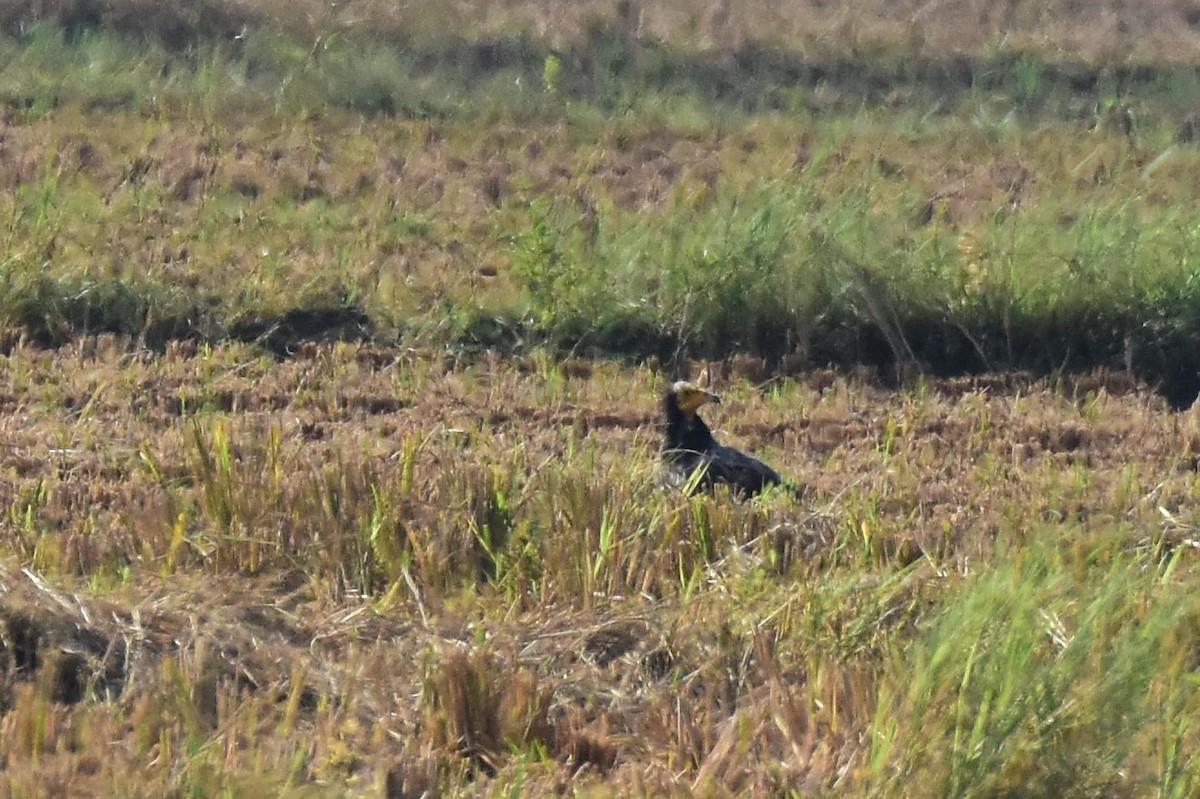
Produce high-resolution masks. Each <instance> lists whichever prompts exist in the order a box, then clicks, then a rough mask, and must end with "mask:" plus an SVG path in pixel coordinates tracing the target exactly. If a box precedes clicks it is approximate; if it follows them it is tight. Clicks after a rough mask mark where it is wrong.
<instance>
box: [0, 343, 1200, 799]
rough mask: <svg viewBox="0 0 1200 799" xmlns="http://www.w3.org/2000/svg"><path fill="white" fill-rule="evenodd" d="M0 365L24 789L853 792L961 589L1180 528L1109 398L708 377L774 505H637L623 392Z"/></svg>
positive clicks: (387, 362) (353, 352)
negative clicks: (1047, 559)
mask: <svg viewBox="0 0 1200 799" xmlns="http://www.w3.org/2000/svg"><path fill="white" fill-rule="evenodd" d="M5 365H6V367H7V368H6V369H4V371H3V378H0V380H2V381H3V382H2V383H0V398H2V402H3V406H4V416H3V420H4V421H3V424H4V431H3V435H4V441H5V445H4V449H3V452H2V453H0V470H2V471H3V473H4V474H5V475H6V479H5V480H4V481H3V484H2V492H3V493H2V495H0V504H2V506H3V507H4V508H6V511H5V515H4V520H3V523H2V533H3V546H4V549H5V550H6V552H7V554H8V558H9V560H8V562H9V563H10V564H13V565H12V566H10V567H8V568H7V570H6V571H5V573H4V574H3V579H2V583H3V590H4V600H3V622H4V635H3V652H4V654H5V658H6V662H5V671H4V674H5V694H4V706H5V707H6V708H7V712H6V715H5V716H4V720H3V724H4V725H5V729H6V730H7V731H8V732H7V733H6V736H5V739H6V740H7V741H9V742H10V744H9V745H8V747H7V749H6V755H7V758H8V768H9V774H10V785H11V786H12V790H13V791H15V792H16V793H18V794H21V795H95V794H107V793H111V792H114V791H115V790H116V788H117V786H133V787H132V788H131V789H132V790H133V791H134V792H135V793H136V794H137V795H155V794H156V793H158V792H161V791H167V792H172V791H182V792H185V793H187V792H198V793H199V794H201V795H211V794H213V793H215V792H218V791H219V790H234V791H236V792H241V791H245V790H252V789H253V790H266V791H268V792H269V793H272V794H274V793H277V792H280V791H283V792H288V795H342V794H344V793H346V792H356V791H358V790H367V789H368V788H370V789H371V790H380V791H384V792H385V793H387V795H389V796H417V795H420V794H421V792H423V791H426V790H435V791H436V792H439V793H443V794H446V793H448V794H451V795H453V794H456V793H458V792H460V791H464V792H471V791H473V790H475V789H473V788H469V787H468V786H470V785H475V786H477V787H480V788H482V789H483V790H487V791H490V790H492V789H490V788H485V787H483V786H488V785H494V786H497V789H499V786H502V785H516V784H519V785H523V786H524V788H522V790H523V791H527V792H529V793H534V794H536V793H538V792H540V791H543V790H559V789H561V788H563V787H567V788H568V789H575V788H578V787H579V786H583V785H589V784H595V785H597V786H598V785H599V783H598V782H597V781H598V780H601V779H603V780H604V781H605V782H606V784H608V785H609V786H611V790H614V791H616V792H618V793H622V794H628V793H639V794H641V793H649V794H660V793H662V792H669V793H674V794H679V795H690V794H693V793H694V794H697V795H723V794H727V793H728V794H736V793H744V792H747V791H752V792H755V793H759V794H762V793H778V792H783V791H787V790H791V791H798V792H801V793H812V792H817V793H825V792H830V791H832V792H841V793H845V792H849V793H850V794H854V793H855V792H857V791H861V790H865V789H867V787H868V786H875V787H874V788H871V790H878V789H882V788H883V786H884V785H885V784H886V783H884V782H881V781H880V778H881V777H882V776H885V775H886V772H885V773H884V774H876V772H875V771H874V767H872V766H871V765H870V761H871V751H870V748H871V747H870V736H871V734H872V730H873V729H875V728H876V727H877V726H878V725H879V724H881V723H884V719H883V718H881V717H879V716H878V715H877V714H878V713H880V712H881V711H882V710H883V708H884V699H883V698H882V697H881V693H880V692H881V690H883V691H886V692H887V696H888V697H893V696H894V691H895V688H894V685H895V684H896V683H894V682H892V680H893V678H892V677H891V676H889V675H890V670H891V669H895V668H900V666H899V661H898V660H897V659H896V657H897V654H896V653H897V652H898V647H901V646H913V645H916V642H918V641H920V640H922V638H923V636H924V633H923V632H922V631H923V630H927V629H929V625H930V624H931V623H932V621H933V620H935V619H937V618H940V617H941V616H942V614H944V613H945V612H946V611H945V608H948V607H950V605H944V604H943V603H944V602H945V601H946V600H948V599H950V598H953V597H955V596H958V595H960V592H961V591H962V590H964V587H965V586H968V585H969V584H970V582H971V580H972V579H973V578H972V575H975V574H976V573H983V574H986V573H988V572H989V571H990V570H991V568H993V567H992V566H989V565H987V564H989V563H993V564H997V567H998V564H1000V563H1003V562H1007V561H1006V558H1007V557H1008V556H1006V555H1005V554H1004V553H1005V552H1010V551H1014V548H1015V551H1019V550H1020V549H1023V548H1025V547H1029V546H1037V545H1038V543H1037V542H1038V541H1039V540H1041V541H1050V540H1053V539H1055V538H1061V543H1057V544H1055V543H1046V544H1044V546H1048V547H1050V548H1051V549H1053V550H1054V551H1056V552H1059V553H1060V554H1058V555H1055V557H1056V558H1060V559H1062V561H1063V562H1064V563H1065V564H1075V565H1073V566H1068V567H1067V568H1068V570H1069V569H1087V568H1090V567H1088V566H1087V564H1088V563H1090V562H1094V560H1095V559H1096V558H1101V559H1113V558H1117V559H1124V558H1129V557H1135V558H1136V557H1140V556H1139V555H1137V553H1138V552H1142V551H1151V550H1153V551H1161V552H1166V551H1169V550H1170V548H1172V547H1174V546H1176V545H1177V544H1179V543H1181V542H1184V541H1185V540H1190V539H1189V536H1190V532H1189V531H1190V529H1191V525H1192V523H1193V522H1192V520H1191V514H1190V512H1189V510H1188V504H1187V503H1188V497H1189V496H1190V494H1191V492H1192V491H1193V490H1194V485H1195V477H1194V475H1195V471H1194V468H1195V464H1196V458H1197V452H1200V438H1198V437H1200V432H1198V431H1200V427H1197V424H1196V421H1195V420H1194V419H1192V414H1191V413H1187V414H1181V415H1175V414H1171V413H1168V412H1165V411H1164V409H1163V407H1162V405H1161V401H1160V400H1157V399H1155V398H1154V397H1153V395H1151V394H1148V393H1146V392H1144V391H1142V390H1139V389H1138V387H1137V386H1136V384H1134V383H1132V382H1131V381H1130V380H1129V379H1128V378H1124V377H1122V376H1120V375H1109V376H1097V377H1093V378H1088V379H1086V380H1083V381H1081V382H1078V383H1074V384H1070V385H1065V386H1062V387H1060V388H1059V389H1058V390H1055V391H1052V390H1049V389H1047V388H1046V387H1045V386H1044V385H1042V384H1038V383H1036V382H1033V381H1030V380H1028V379H1022V378H1020V377H1019V376H1017V377H1009V378H1003V379H994V380H991V379H989V380H975V381H968V380H959V381H949V382H929V383H924V384H922V385H921V386H920V387H918V388H915V389H913V390H911V391H908V392H903V393H892V392H890V391H886V390H883V389H881V388H879V387H877V386H875V385H873V384H872V383H870V382H863V381H862V380H859V379H852V378H848V377H846V376H843V375H838V374H834V373H830V374H821V373H818V374H811V375H808V376H806V377H804V378H803V379H801V380H800V381H798V382H791V381H787V382H782V383H767V384H765V385H763V386H762V387H759V388H756V387H754V386H753V385H751V384H748V383H732V384H730V385H729V386H728V387H727V388H728V391H727V392H726V393H727V396H728V398H729V400H730V401H729V402H728V404H727V405H726V406H723V408H722V409H721V411H720V413H719V415H718V416H716V417H714V418H713V420H712V421H714V422H715V425H716V427H717V428H718V429H719V430H720V431H721V434H723V435H724V436H725V437H726V438H728V439H729V440H731V441H733V442H735V443H738V444H740V445H743V446H746V447H747V448H749V449H751V450H753V451H756V452H758V453H761V454H763V455H764V456H765V457H767V458H768V459H769V460H771V461H772V463H773V464H774V465H776V466H777V467H779V468H780V469H781V470H782V471H784V472H786V473H788V474H791V475H794V476H796V477H798V478H800V479H803V480H805V481H807V482H808V483H809V484H810V485H812V486H813V487H814V489H815V493H814V496H815V500H814V504H813V506H812V507H800V506H796V505H794V504H792V503H791V502H790V501H789V500H787V499H786V498H784V497H776V498H775V499H774V500H768V501H767V502H765V503H760V504H757V505H756V504H741V503H735V502H730V501H729V500H728V499H726V498H716V499H696V500H688V499H685V498H682V497H677V496H672V495H668V494H663V493H661V492H659V491H658V490H657V489H655V488H654V486H653V478H652V472H653V462H652V461H653V451H654V447H655V445H656V431H655V429H654V421H655V420H654V413H655V407H656V402H655V393H656V390H657V388H658V387H661V386H662V385H663V377H662V376H661V375H658V374H656V373H654V372H652V371H648V370H645V369H636V370H628V369H621V368H617V367H615V366H605V365H600V364H597V365H595V366H593V367H591V368H590V369H587V370H583V371H582V373H577V372H576V371H575V370H573V369H567V368H564V367H563V366H561V365H559V364H558V363H556V362H554V361H550V360H546V359H538V358H535V359H533V360H531V361H529V362H527V363H525V364H521V363H518V364H506V363H504V362H500V361H496V362H493V363H487V362H485V363H481V364H479V365H477V366H474V367H471V368H467V369H462V370H460V369H450V370H446V369H443V368H440V367H435V366H433V365H432V363H431V362H430V361H429V360H428V359H427V358H420V357H417V356H416V354H414V353H405V352H403V351H387V350H380V349H378V348H371V347H367V346H363V345H347V344H339V345H334V346H326V347H316V348H313V349H312V350H311V352H310V353H309V354H308V355H307V356H305V357H300V358H294V359H291V360H288V361H284V362H282V363H280V362H276V361H274V360H272V359H270V358H269V357H266V356H263V355H261V354H260V353H259V352H257V351H256V350H254V349H252V348H249V347H241V346H230V347H221V348H216V349H213V350H206V351H204V352H186V351H176V352H173V353H172V354H169V355H167V356H166V357H148V356H147V354H146V353H144V352H140V351H138V350H136V349H129V348H128V347H127V346H126V345H125V344H123V343H122V342H120V341H119V340H117V339H113V338H102V339H99V340H94V339H88V340H84V341H81V342H80V343H79V344H77V345H72V346H70V347H66V348H63V349H60V350H57V351H44V350H39V349H35V348H30V347H27V346H17V347H16V348H15V349H13V350H12V352H11V353H10V354H9V355H8V356H7V357H6V364H5ZM717 366H719V365H717ZM733 367H734V368H745V365H744V364H735V365H733ZM720 371H721V370H720V369H716V372H717V373H718V374H719V373H720ZM1133 442H1136V443H1133ZM1164 515H1166V517H1167V518H1169V519H1170V524H1168V525H1166V526H1164V525H1163V522H1162V520H1163V518H1164ZM1122 553H1126V554H1122ZM1180 553H1181V558H1180V559H1179V560H1178V563H1177V566H1176V567H1175V574H1174V575H1173V576H1172V577H1171V578H1170V579H1171V580H1172V582H1173V583H1175V584H1177V585H1179V586H1180V587H1181V588H1182V589H1184V590H1186V586H1188V585H1189V584H1190V581H1191V580H1192V579H1193V578H1192V576H1191V575H1192V571H1193V568H1192V557H1191V555H1190V550H1187V549H1184V550H1180ZM21 564H24V565H23V566H22V565H21ZM1155 601H1158V600H1155ZM1177 634H1181V633H1177ZM1188 635H1190V633H1189V634H1188ZM1184 640H1190V639H1187V638H1186V636H1185V638H1184ZM904 679H905V680H908V679H909V678H904ZM901 684H903V683H901ZM1162 690H1168V686H1167V684H1165V683H1164V684H1163V687H1162ZM887 701H894V700H892V699H888V700H887ZM889 723H893V724H894V721H893V722H889ZM1135 732H1136V730H1135ZM903 751H904V753H906V754H905V756H906V757H915V756H916V755H915V754H914V753H916V752H920V751H921V750H920V749H919V748H914V747H913V746H909V745H906V746H905V747H903ZM1150 754H1152V752H1151V750H1146V755H1145V757H1149V756H1150ZM1139 757H1142V755H1139ZM905 762H906V761H905ZM1149 764H1150V762H1149V761H1146V760H1137V759H1135V760H1134V761H1130V762H1129V763H1127V765H1131V766H1132V765H1137V766H1138V767H1139V768H1141V767H1142V765H1149ZM922 768H925V769H927V770H926V771H925V772H921V773H923V774H925V775H926V776H925V777H924V778H923V779H927V780H929V781H930V782H929V784H930V785H932V784H934V779H935V778H934V777H931V776H929V774H930V772H929V771H928V768H929V767H928V766H927V765H926V766H922ZM914 773H915V772H914ZM1015 773H1017V774H1019V772H1015ZM1012 778H1013V779H1019V777H1012ZM1125 784H1126V783H1124V782H1122V781H1121V780H1120V779H1118V780H1117V782H1116V783H1114V785H1115V786H1118V787H1119V786H1121V785H1125ZM284 786H290V787H284ZM356 786H357V787H356ZM371 786H374V787H373V788H371ZM889 790H890V789H889ZM72 792H73V793H72ZM293 792H300V793H293Z"/></svg>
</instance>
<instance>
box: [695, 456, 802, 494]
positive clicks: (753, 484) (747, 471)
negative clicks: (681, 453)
mask: <svg viewBox="0 0 1200 799" xmlns="http://www.w3.org/2000/svg"><path fill="white" fill-rule="evenodd" d="M704 459H705V461H707V464H706V465H707V470H708V471H707V474H706V475H705V482H706V483H710V484H713V485H715V484H719V483H725V484H726V485H728V486H729V487H730V489H731V490H732V491H733V492H734V493H735V494H740V495H742V496H747V497H752V496H754V495H755V494H758V493H759V492H761V491H762V490H763V489H764V488H766V487H767V486H769V485H772V486H773V485H779V484H780V483H781V482H782V481H783V478H781V477H780V476H779V472H777V471H775V470H774V469H772V468H771V467H770V466H768V465H767V464H765V463H763V462H762V461H760V460H759V459H758V458H754V457H751V456H750V455H747V454H746V453H744V452H741V451H739V450H736V449H734V448H733V447H726V446H722V445H720V444H718V445H716V446H715V447H712V448H711V449H709V451H708V452H706V453H705V455H704Z"/></svg>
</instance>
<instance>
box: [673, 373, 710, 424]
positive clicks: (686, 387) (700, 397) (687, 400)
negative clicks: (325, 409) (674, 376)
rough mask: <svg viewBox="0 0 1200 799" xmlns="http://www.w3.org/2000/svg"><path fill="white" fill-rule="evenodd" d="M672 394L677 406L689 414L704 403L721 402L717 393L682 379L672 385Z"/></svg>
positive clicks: (693, 412)
mask: <svg viewBox="0 0 1200 799" xmlns="http://www.w3.org/2000/svg"><path fill="white" fill-rule="evenodd" d="M671 395H672V396H673V397H674V398H675V405H676V407H678V408H679V410H681V411H683V412H684V413H685V414H686V415H688V416H692V415H694V414H695V413H696V410H697V409H699V408H700V406H702V405H706V404H708V403H710V402H713V403H717V404H720V402H721V398H720V397H718V396H717V395H716V394H714V393H712V392H711V391H708V390H706V389H703V388H700V386H698V385H696V384H695V383H689V382H688V381H686V380H680V381H679V382H677V383H675V384H674V385H673V386H671Z"/></svg>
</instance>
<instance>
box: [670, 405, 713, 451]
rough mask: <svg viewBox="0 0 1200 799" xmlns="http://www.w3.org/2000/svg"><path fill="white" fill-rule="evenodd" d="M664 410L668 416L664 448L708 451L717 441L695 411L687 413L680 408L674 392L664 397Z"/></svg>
mask: <svg viewBox="0 0 1200 799" xmlns="http://www.w3.org/2000/svg"><path fill="white" fill-rule="evenodd" d="M663 410H664V411H665V417H666V420H667V422H666V429H665V430H664V438H663V447H662V448H663V450H664V451H670V450H687V451H690V452H707V451H708V450H709V449H710V448H711V447H712V446H713V445H714V444H715V443H716V441H714V440H713V435H712V431H710V430H709V429H708V425H706V424H705V423H704V420H703V419H701V418H700V417H699V416H698V415H696V414H695V413H692V414H690V415H689V414H686V413H684V412H683V411H682V410H680V409H679V405H677V404H676V402H675V395H674V394H667V395H666V397H664V398H663Z"/></svg>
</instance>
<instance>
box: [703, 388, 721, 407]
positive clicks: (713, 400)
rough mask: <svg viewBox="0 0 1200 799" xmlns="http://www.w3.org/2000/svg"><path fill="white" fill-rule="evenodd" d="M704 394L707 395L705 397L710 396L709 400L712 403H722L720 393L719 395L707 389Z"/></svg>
mask: <svg viewBox="0 0 1200 799" xmlns="http://www.w3.org/2000/svg"><path fill="white" fill-rule="evenodd" d="M704 396H705V397H707V398H708V401H709V402H711V403H713V404H714V405H720V404H721V397H720V395H718V394H714V393H713V392H711V391H705V392H704Z"/></svg>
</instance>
